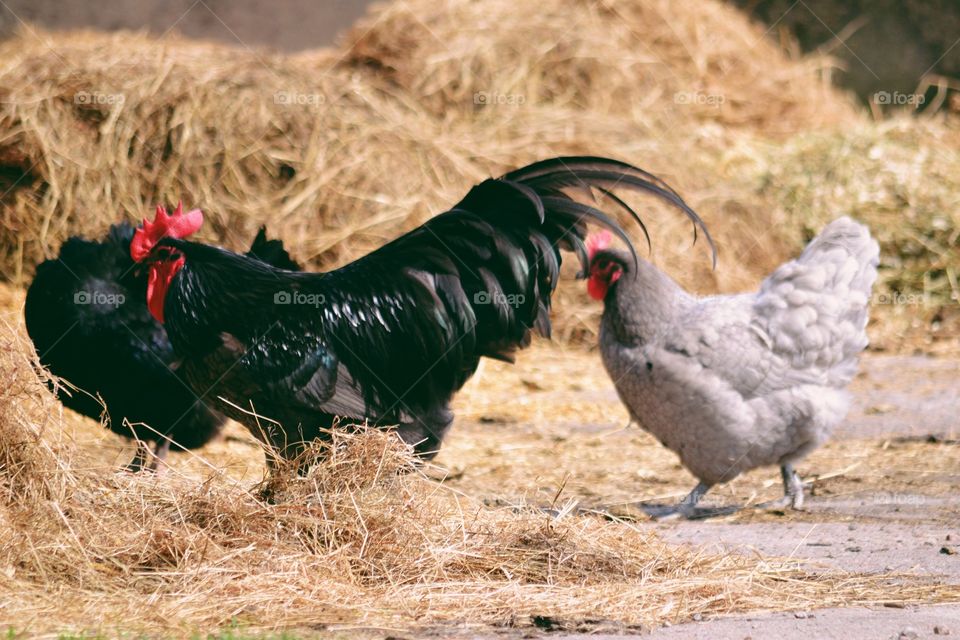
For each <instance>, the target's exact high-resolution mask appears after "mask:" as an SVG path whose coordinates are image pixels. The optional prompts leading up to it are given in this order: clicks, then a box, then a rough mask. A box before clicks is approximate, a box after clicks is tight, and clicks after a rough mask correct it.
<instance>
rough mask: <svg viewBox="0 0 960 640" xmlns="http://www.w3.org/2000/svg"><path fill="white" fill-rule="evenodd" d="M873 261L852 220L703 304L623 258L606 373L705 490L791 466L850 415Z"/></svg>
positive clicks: (608, 325) (607, 320)
mask: <svg viewBox="0 0 960 640" xmlns="http://www.w3.org/2000/svg"><path fill="white" fill-rule="evenodd" d="M878 260H879V249H878V246H877V243H876V242H875V241H874V240H873V239H872V238H871V237H870V233H869V231H868V230H867V228H866V227H864V226H863V225H861V224H858V223H856V222H854V221H852V220H850V219H849V218H840V219H838V220H835V221H834V222H832V223H831V224H830V225H828V226H827V227H826V228H825V229H824V230H823V232H822V233H821V234H820V235H819V236H817V237H816V238H815V239H814V240H813V241H812V242H811V243H810V244H809V245H808V246H807V247H806V249H805V250H804V251H803V253H802V254H801V255H800V257H799V258H797V259H796V260H793V261H791V262H788V263H786V264H784V265H782V266H780V267H779V268H778V269H777V270H776V271H775V272H774V273H773V274H771V275H770V276H769V277H768V278H767V279H766V280H764V282H763V284H762V285H761V287H760V290H759V291H758V292H756V293H750V294H741V295H729V296H714V297H708V298H697V297H694V296H692V295H690V294H688V293H687V292H686V291H684V290H683V289H681V288H680V287H679V286H678V285H677V284H676V283H675V282H673V280H671V279H670V278H669V277H668V276H666V275H665V274H663V273H662V272H660V271H659V270H657V268H656V267H654V266H653V265H651V264H649V263H647V262H644V261H642V260H641V261H640V262H639V264H638V265H636V266H634V264H633V262H632V261H630V260H626V261H625V263H626V265H627V267H626V271H627V272H626V273H624V275H623V277H622V278H620V280H619V281H618V282H617V283H616V284H615V286H613V287H611V289H610V290H609V292H608V294H607V297H606V300H605V305H606V306H605V311H604V315H603V321H602V325H601V330H600V346H601V353H602V356H603V362H604V365H605V366H606V368H607V370H608V372H609V374H610V376H611V377H612V379H613V381H614V383H615V385H616V388H617V392H618V394H619V396H620V398H621V400H622V401H623V402H624V404H625V405H626V406H627V408H628V409H629V411H630V413H631V415H632V417H633V418H634V419H635V420H636V421H637V422H638V423H639V424H640V425H641V426H642V427H643V428H644V429H646V430H647V431H649V432H650V433H652V434H653V435H654V436H656V437H657V438H658V439H659V440H660V441H661V442H662V443H663V444H664V445H665V446H666V447H668V448H670V449H671V450H673V451H674V452H676V453H677V454H678V455H679V456H680V459H681V461H682V462H683V464H684V465H685V466H686V467H687V468H688V469H689V470H690V471H691V472H692V473H693V474H694V475H696V476H697V478H699V479H700V480H701V481H702V482H704V483H706V484H708V485H713V484H716V483H719V482H726V481H729V480H731V479H732V478H734V477H736V476H737V475H738V474H740V473H742V472H744V471H747V470H750V469H753V468H756V467H760V466H766V465H778V464H779V465H783V464H789V463H792V462H794V461H796V460H799V459H800V458H802V457H803V456H805V455H806V454H808V453H809V452H810V451H812V450H813V449H815V448H816V447H817V446H819V445H820V444H822V443H823V442H824V441H825V440H826V439H827V438H828V437H829V435H830V434H831V432H832V431H833V429H834V428H835V427H836V426H837V424H839V423H840V422H841V421H842V420H843V418H844V416H845V415H846V413H847V409H848V406H849V402H850V399H849V394H848V393H847V392H846V391H845V387H846V386H847V385H848V383H849V382H850V381H851V380H852V378H853V376H854V374H855V373H856V368H857V360H858V356H859V354H860V352H861V351H863V349H864V348H866V346H867V336H866V325H867V311H868V302H869V299H870V293H871V288H872V286H873V282H874V280H875V279H876V275H877V271H876V267H877V263H878ZM634 274H635V276H636V277H634Z"/></svg>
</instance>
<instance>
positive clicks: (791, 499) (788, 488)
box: [757, 462, 803, 509]
mask: <svg viewBox="0 0 960 640" xmlns="http://www.w3.org/2000/svg"><path fill="white" fill-rule="evenodd" d="M780 477H781V478H783V497H782V498H778V499H776V500H771V501H769V502H762V503H760V504H759V505H757V506H758V507H760V508H761V509H784V508H786V507H791V508H793V509H802V508H803V481H801V480H800V476H799V475H797V472H796V470H794V468H793V465H792V464H790V463H789V462H787V463H785V464H783V465H781V466H780Z"/></svg>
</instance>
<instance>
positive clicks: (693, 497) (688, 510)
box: [637, 482, 739, 520]
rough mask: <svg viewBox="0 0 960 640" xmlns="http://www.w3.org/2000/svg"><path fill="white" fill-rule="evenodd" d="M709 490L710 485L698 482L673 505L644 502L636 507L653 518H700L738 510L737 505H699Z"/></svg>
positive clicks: (728, 513)
mask: <svg viewBox="0 0 960 640" xmlns="http://www.w3.org/2000/svg"><path fill="white" fill-rule="evenodd" d="M708 491H710V485H708V484H706V483H704V482H700V483H699V484H697V486H696V487H694V488H693V491H691V492H690V493H689V494H687V497H686V498H684V499H683V500H681V501H680V502H678V503H677V504H673V505H662V504H644V503H640V504H638V505H637V507H638V508H639V509H640V510H641V511H643V513H645V514H647V515H648V516H650V517H651V518H653V519H654V520H677V519H680V518H683V519H685V520H702V519H704V518H716V517H718V516H726V515H730V514H731V513H734V512H736V511H738V510H739V507H700V506H698V505H699V504H700V500H701V499H702V498H703V496H705V495H706V494H707V492H708Z"/></svg>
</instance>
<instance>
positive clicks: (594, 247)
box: [587, 229, 613, 260]
mask: <svg viewBox="0 0 960 640" xmlns="http://www.w3.org/2000/svg"><path fill="white" fill-rule="evenodd" d="M612 240H613V235H612V234H611V233H610V232H609V231H607V230H606V229H604V230H603V231H598V232H596V233H591V234H590V235H589V236H587V256H588V257H589V258H590V259H591V260H593V256H595V255H596V254H597V252H598V251H603V250H604V249H606V248H607V247H609V246H610V242H611V241H612Z"/></svg>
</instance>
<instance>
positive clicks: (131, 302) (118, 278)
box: [24, 223, 296, 469]
mask: <svg viewBox="0 0 960 640" xmlns="http://www.w3.org/2000/svg"><path fill="white" fill-rule="evenodd" d="M133 233H134V228H133V227H132V226H130V225H129V224H127V223H122V224H118V225H114V226H112V227H111V228H110V231H109V233H108V234H107V235H106V237H104V238H103V240H101V241H99V242H94V241H89V240H84V239H82V238H76V237H74V238H70V239H68V240H67V241H66V242H65V243H64V244H63V246H62V247H61V249H60V253H59V256H58V257H57V258H56V259H52V260H47V261H45V262H43V263H42V264H40V265H39V266H38V267H37V272H36V276H35V277H34V280H33V282H32V283H31V285H30V288H29V290H28V291H27V297H26V304H25V308H24V314H25V319H26V327H27V332H28V333H29V335H30V337H31V339H32V340H33V343H34V346H35V347H36V349H37V353H38V354H39V357H40V361H41V363H43V364H44V365H45V366H47V367H48V368H49V369H50V371H51V372H53V373H54V374H55V375H57V376H60V377H62V378H65V379H66V380H68V381H69V382H70V383H71V384H73V385H74V386H76V387H78V388H79V389H81V390H82V391H76V390H74V391H72V392H70V391H67V390H61V392H60V394H59V399H60V400H61V401H62V402H63V403H64V404H65V405H66V406H67V407H69V408H71V409H73V410H74V411H77V412H79V413H81V414H83V415H86V416H89V417H91V418H93V419H95V420H99V419H100V417H101V413H102V412H103V407H102V406H101V404H100V403H99V402H98V401H97V400H96V399H95V398H94V397H93V396H97V395H99V396H100V397H101V398H102V399H103V400H104V403H105V404H106V406H107V410H108V413H107V415H106V416H105V417H106V418H107V425H108V426H109V428H110V429H111V430H112V431H114V432H116V433H118V434H120V435H123V436H126V437H133V436H134V435H136V436H137V437H138V438H139V439H141V440H144V441H154V442H156V443H157V453H158V455H159V456H160V457H162V456H163V455H164V454H165V453H166V449H167V448H168V447H169V446H170V443H169V440H165V439H163V438H159V437H158V435H157V432H159V433H160V434H163V435H164V436H166V437H167V438H169V439H172V440H173V441H174V442H175V445H174V446H175V447H176V448H187V449H193V448H197V447H200V446H202V445H204V444H205V443H206V442H208V441H209V440H210V439H211V438H212V437H213V436H215V435H216V434H217V432H218V431H219V430H220V427H221V426H222V424H223V422H224V417H223V416H222V415H220V414H218V413H216V412H214V411H212V410H211V409H210V408H209V407H208V406H207V405H205V404H204V403H202V402H197V401H196V396H195V395H194V393H193V392H192V391H191V390H190V388H189V387H188V386H187V385H186V383H185V382H184V381H183V380H182V379H181V378H180V377H179V376H178V375H177V374H175V373H174V372H173V371H172V370H171V368H170V367H171V366H172V365H173V364H174V363H175V362H176V356H175V354H174V352H173V348H172V347H171V345H170V341H169V339H168V338H167V333H166V330H165V329H164V327H163V326H162V325H161V324H160V323H158V322H157V321H156V320H154V318H153V317H152V316H151V315H150V313H149V311H148V310H147V306H146V273H145V269H143V268H142V267H141V266H139V265H136V264H135V263H134V262H133V260H132V259H131V258H130V251H129V247H130V240H131V238H132V237H133ZM251 255H257V256H261V257H263V258H264V259H267V260H272V261H274V262H275V263H276V264H278V265H282V266H286V267H293V268H296V264H295V263H294V262H292V261H291V260H290V257H289V255H287V253H286V251H284V250H283V246H282V245H281V244H280V243H279V242H278V241H276V240H267V239H266V237H265V235H264V230H263V229H261V230H260V233H259V234H258V235H257V239H256V240H255V241H254V244H253V247H251ZM84 392H86V393H84ZM125 419H126V422H127V423H129V424H125ZM137 423H145V424H147V425H149V426H150V427H151V428H149V429H148V428H144V427H142V426H138V425H137ZM131 425H132V426H131ZM143 454H144V452H143V451H138V456H137V458H135V460H134V462H133V463H131V465H130V468H131V469H139V468H140V467H141V466H142V465H143V464H144V462H145V461H146V460H145V459H144V456H143Z"/></svg>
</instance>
